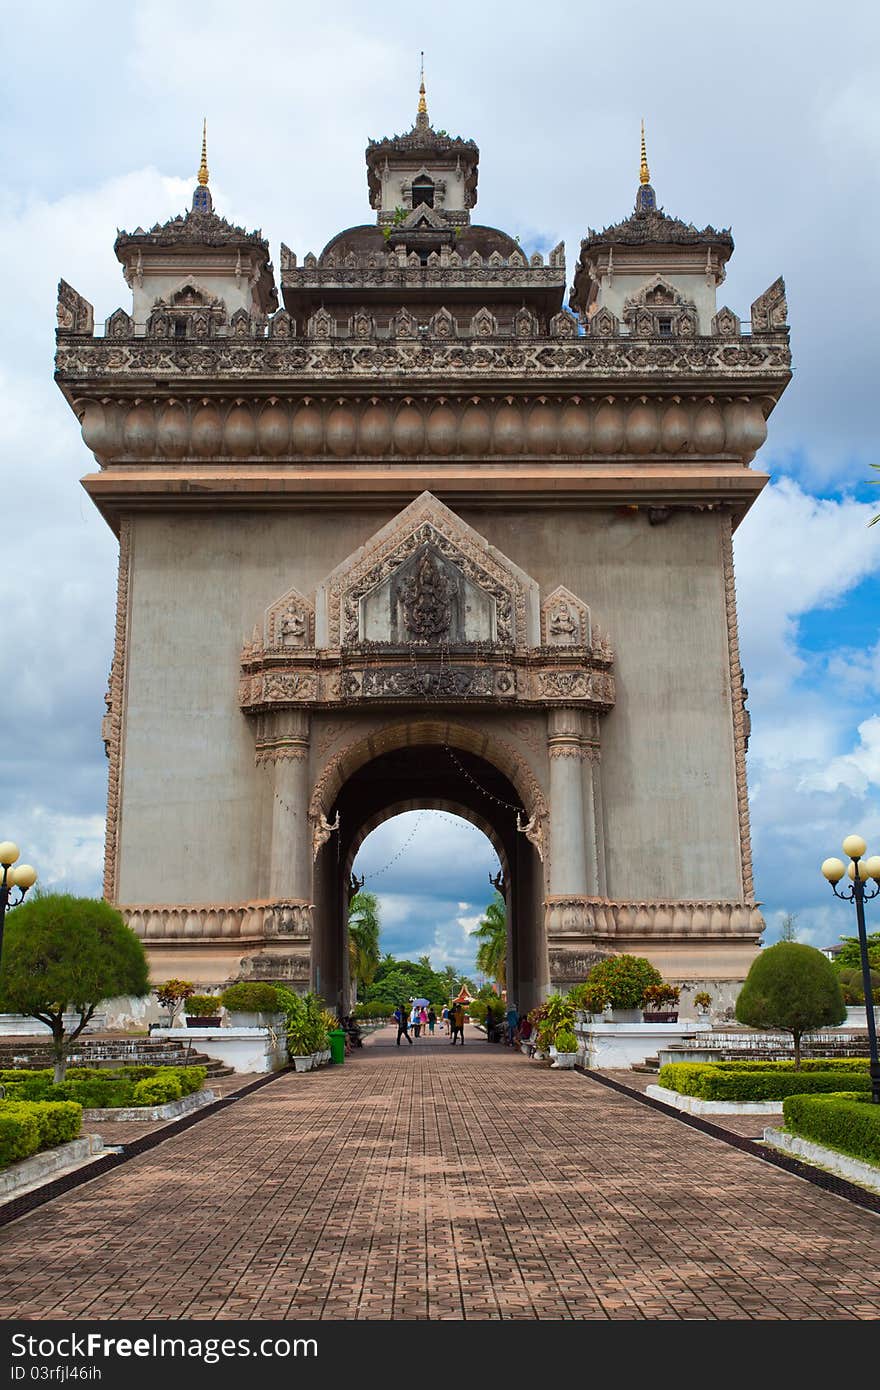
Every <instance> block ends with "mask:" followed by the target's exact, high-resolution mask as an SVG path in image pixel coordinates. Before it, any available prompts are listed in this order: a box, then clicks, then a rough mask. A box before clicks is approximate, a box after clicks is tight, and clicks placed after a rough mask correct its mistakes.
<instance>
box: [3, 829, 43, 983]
mask: <svg viewBox="0 0 880 1390" xmlns="http://www.w3.org/2000/svg"><path fill="white" fill-rule="evenodd" d="M18 854H19V850H18V845H14V844H13V843H12V841H11V840H2V841H0V869H2V873H0V961H2V959H3V924H4V922H5V921H6V909H7V907H18V904H19V903H20V902H21V900H22V898H23V897H24V895H25V893H26V892H27V890H28V889H29V888H32V887H33V885H34V884H35V883H36V881H37V871H36V869H34V868H32V867H31V865H30V864H19V866H18V868H17V869H16V868H13V865H14V864H15V861H16V859H17V858H18ZM13 888H17V889H18V891H19V897H18V898H16V900H15V902H11V901H10V898H11V894H12V890H13Z"/></svg>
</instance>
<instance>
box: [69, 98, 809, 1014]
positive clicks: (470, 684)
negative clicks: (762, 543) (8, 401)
mask: <svg viewBox="0 0 880 1390" xmlns="http://www.w3.org/2000/svg"><path fill="white" fill-rule="evenodd" d="M366 166H367V168H366V172H367V190H368V196H369V203H370V207H371V208H372V215H371V218H370V220H369V221H367V222H364V223H363V224H362V225H357V226H353V227H350V228H348V229H346V230H345V231H342V232H340V233H339V234H338V235H336V236H334V237H333V238H332V239H331V240H330V241H329V242H328V244H327V245H326V247H325V248H324V250H323V251H322V252H321V254H320V255H318V256H315V255H313V254H312V253H311V252H310V253H308V254H306V255H302V254H301V252H299V253H294V251H292V250H290V249H289V248H288V247H287V246H286V245H284V244H282V245H281V248H280V283H278V282H277V281H276V277H275V273H274V271H273V267H272V264H271V261H270V252H269V246H268V243H267V242H266V241H265V240H264V239H263V237H262V236H261V234H260V233H259V232H250V231H246V230H244V229H242V228H241V227H237V226H233V225H232V224H231V223H229V222H228V221H226V220H225V219H224V218H223V217H222V215H220V214H218V213H217V212H216V211H215V209H214V207H213V201H212V197H211V193H210V188H209V178H208V169H207V160H206V156H205V154H204V146H203V158H202V167H201V169H200V171H199V175H198V183H197V186H196V188H195V192H194V194H193V199H192V206H191V208H190V210H189V211H188V212H186V213H185V215H181V216H178V217H175V218H173V219H172V220H171V221H169V222H166V223H165V224H164V225H161V226H159V225H156V226H153V227H152V228H150V229H149V230H147V231H145V230H143V228H141V227H137V228H135V230H134V231H132V232H123V233H120V235H119V236H118V237H117V240H116V244H115V251H116V256H117V258H118V260H119V262H120V264H121V267H122V274H123V276H124V278H125V282H126V284H127V286H128V289H129V291H130V298H128V299H127V301H126V304H125V306H124V307H122V308H119V309H117V310H116V311H115V313H113V314H111V316H110V318H109V319H107V321H106V323H105V325H104V331H103V334H97V335H96V334H95V331H94V314H93V310H92V307H91V305H90V304H89V303H88V301H87V300H86V299H84V298H82V297H81V296H80V294H78V293H77V292H76V291H75V290H74V289H72V288H71V286H69V285H68V284H67V283H66V282H65V281H63V280H62V282H61V284H60V288H59V303H58V343H57V381H58V384H59V386H60V388H61V390H62V391H63V393H64V395H65V397H66V399H67V400H68V402H69V404H70V407H71V409H72V411H73V412H74V414H75V415H76V417H77V419H78V420H79V422H80V423H81V427H82V435H83V439H84V440H85V442H86V445H87V446H88V448H89V449H90V450H91V452H92V453H93V455H94V457H95V460H96V465H95V471H93V472H90V473H89V474H88V476H87V477H86V478H85V479H84V480H83V482H84V486H85V488H86V490H87V492H88V493H89V495H90V497H91V498H92V499H93V501H94V503H95V505H96V506H97V507H98V508H99V510H100V511H101V513H102V515H103V516H104V517H105V519H106V521H107V523H108V525H109V526H110V527H112V529H113V530H114V532H115V533H116V534H117V536H118V537H119V582H118V598H117V610H116V641H115V651H114V655H113V663H112V670H111V675H110V683H109V690H108V693H107V712H106V717H105V720H104V729H103V735H104V740H105V744H106V748H107V753H108V758H109V794H108V808H107V835H106V860H105V874H104V893H105V896H106V897H107V898H108V899H109V900H110V901H112V902H113V903H115V904H118V905H119V907H120V908H121V909H122V911H123V912H124V914H125V917H126V920H127V921H128V922H129V923H130V925H131V926H132V927H133V928H134V929H135V931H136V932H137V933H138V934H139V935H140V936H141V937H143V939H144V943H145V945H146V947H147V949H148V954H149V957H150V962H151V967H152V971H153V978H154V979H162V978H165V977H167V976H172V975H173V976H184V977H188V978H190V979H192V980H195V981H197V982H199V983H200V984H201V985H203V986H212V985H216V984H219V983H221V982H226V981H229V980H232V979H236V978H244V979H266V980H279V981H287V982H291V983H292V984H294V985H295V986H296V987H297V988H300V989H305V988H308V987H309V986H311V987H312V988H315V989H316V990H317V991H318V992H319V993H320V994H322V995H323V996H324V998H325V999H327V1000H328V1001H329V1002H331V1003H336V1002H339V1001H341V1000H343V999H344V998H346V997H347V995H346V991H347V988H348V981H347V968H348V967H347V959H348V953H347V950H346V932H347V927H346V919H347V905H348V901H349V893H350V891H351V876H352V865H353V862H354V857H355V855H356V853H357V851H358V848H359V846H360V845H361V843H362V841H363V840H364V838H365V837H366V836H367V835H368V834H369V832H370V831H371V830H372V829H374V828H375V827H376V826H377V825H379V824H380V823H381V822H383V821H384V820H386V819H388V818H389V817H391V816H394V815H396V814H397V813H399V812H400V811H402V810H409V809H413V808H435V809H441V810H446V811H449V812H452V813H454V814H457V815H461V816H464V817H466V818H467V819H468V820H470V821H472V822H473V823H474V824H476V825H477V826H479V827H481V828H482V829H483V830H484V831H485V833H486V835H487V836H488V837H489V839H490V840H491V842H492V844H493V845H494V847H495V849H496V850H497V852H498V855H499V858H500V861H501V865H502V872H503V878H502V879H500V880H499V882H500V883H501V885H502V887H503V891H504V894H505V897H506V900H507V906H508V919H509V923H510V944H509V971H508V980H509V981H510V992H511V995H512V997H513V998H514V999H515V1001H516V1003H517V1005H518V1007H519V1008H520V1009H523V1010H524V1009H527V1008H529V1007H531V1006H532V1005H533V1004H534V1003H535V1002H536V1001H537V1000H538V999H539V998H540V997H542V996H543V995H544V994H545V993H546V992H547V990H548V989H549V988H550V987H551V986H553V987H562V988H565V987H567V986H568V985H570V984H572V983H574V982H575V981H577V980H581V979H583V978H584V977H585V975H586V973H587V971H588V969H589V967H590V965H591V964H592V963H593V962H594V960H595V959H596V958H597V956H598V955H600V954H602V953H607V952H619V951H632V952H635V953H637V954H639V955H645V956H648V957H649V958H650V959H651V960H652V961H653V962H654V963H655V964H656V965H657V966H658V967H659V969H660V970H661V971H662V972H663V974H664V976H665V977H667V978H669V979H671V980H674V981H679V982H682V981H685V982H687V981H691V982H694V981H697V980H700V981H718V982H724V981H727V982H733V981H739V980H742V979H743V977H744V975H745V973H746V971H747V969H748V966H749V964H750V962H751V961H752V959H753V957H754V955H755V953H756V949H757V944H758V941H759V938H760V933H761V931H762V928H763V921H762V918H761V915H760V911H759V906H758V904H757V903H756V901H755V891H754V885H753V878H752V863H751V851H750V843H749V815H748V798H747V788H746V747H747V742H748V713H747V710H746V706H745V692H744V688H743V672H742V668H741V665H740V655H739V645H738V639H737V616H736V601H735V592H734V572H733V560H732V535H733V531H734V529H735V528H736V526H737V525H738V524H739V522H740V521H741V520H742V518H743V517H744V516H745V514H746V512H747V511H748V509H749V508H750V507H751V505H752V504H753V503H754V502H755V501H756V499H757V498H758V496H759V494H760V492H761V490H762V488H763V487H764V485H765V484H766V482H767V475H766V474H765V473H763V472H760V471H757V470H756V469H754V468H753V467H752V466H751V465H752V460H753V459H754V457H755V454H756V452H757V450H758V449H759V448H760V447H761V445H762V443H763V441H764V439H765V437H766V434H767V419H768V417H769V415H770V414H771V412H772V410H773V408H774V406H775V405H776V403H777V401H778V400H779V397H780V395H781V393H782V392H783V390H784V389H785V387H786V384H787V383H788V381H789V378H790V355H789V343H788V328H787V325H786V303H785V293H784V286H783V283H782V281H781V280H776V281H775V282H774V283H773V284H772V285H771V287H770V288H769V289H768V290H767V291H766V292H765V293H763V294H761V295H760V296H759V297H758V298H757V299H756V300H755V302H754V304H753V305H752V309H751V322H750V323H748V324H743V323H741V322H740V319H739V318H738V317H737V315H736V314H735V313H733V312H732V310H731V309H730V308H728V307H726V305H725V304H724V300H723V294H722V293H721V290H722V287H723V283H724V279H725V268H726V264H727V262H728V260H729V258H730V256H731V254H732V252H733V240H732V237H731V235H730V233H729V231H726V230H722V231H716V230H715V229H714V228H713V227H711V226H707V227H704V228H702V229H700V228H698V227H697V226H695V225H693V224H692V223H690V222H686V221H680V220H678V218H676V217H674V216H671V215H669V214H667V213H666V212H664V211H663V210H662V209H661V208H660V207H658V203H657V198H656V196H655V193H654V189H653V188H652V186H651V182H650V176H649V172H648V164H647V159H646V157H645V151H644V141H643V145H642V164H641V178H640V182H639V183H638V185H637V192H636V202H635V209H634V211H632V212H631V213H629V214H628V215H627V216H625V217H624V218H623V220H621V221H617V222H615V223H614V225H611V226H609V227H606V229H605V230H604V231H601V232H594V231H588V232H587V235H586V236H585V237H584V240H583V241H582V243H581V247H580V254H579V257H578V259H577V262H576V264H575V266H574V274H573V284H572V287H571V289H570V290H569V291H568V295H567V297H566V291H567V274H566V262H565V251H564V247H563V246H562V244H560V245H558V246H557V247H556V248H555V249H554V250H552V251H551V252H550V253H549V255H548V256H547V257H546V259H545V258H544V257H542V256H541V255H539V254H535V255H527V254H525V253H524V251H523V250H522V249H521V248H520V246H519V244H518V240H517V238H515V237H512V236H509V235H508V234H507V233H505V232H503V231H500V230H498V229H496V228H495V227H492V226H484V225H482V224H480V223H478V222H477V221H476V220H475V208H476V204H477V176H478V166H479V150H478V148H477V146H476V144H475V143H474V142H473V141H472V140H470V139H463V138H458V137H456V138H453V137H451V136H449V135H447V134H446V132H445V131H442V130H441V131H438V130H435V129H434V128H433V127H432V125H431V122H430V120H429V116H428V111H427V105H426V100H425V95H424V85H423V87H422V92H421V97H420V100H419V106H418V113H417V115H416V119H415V124H414V125H413V127H412V129H411V130H409V131H408V132H407V133H406V134H405V135H400V136H394V137H393V138H388V139H383V140H379V141H371V142H370V143H369V145H368V146H367V150H366ZM634 182H635V178H634ZM576 187H581V188H583V189H585V188H586V187H587V185H586V184H580V185H576ZM583 196H584V205H583V209H582V215H583V219H584V225H586V219H587V217H588V216H589V215H590V214H591V213H593V212H594V210H593V209H591V208H590V207H589V206H588V205H587V194H586V192H585V193H584V195H583ZM774 269H775V267H768V279H769V278H770V275H771V274H772V273H773V271H774ZM756 288H757V287H756Z"/></svg>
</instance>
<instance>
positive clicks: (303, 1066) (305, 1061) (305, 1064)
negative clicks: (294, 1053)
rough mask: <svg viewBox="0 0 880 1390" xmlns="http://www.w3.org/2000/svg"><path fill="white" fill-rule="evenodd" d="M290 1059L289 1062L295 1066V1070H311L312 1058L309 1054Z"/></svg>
mask: <svg viewBox="0 0 880 1390" xmlns="http://www.w3.org/2000/svg"><path fill="white" fill-rule="evenodd" d="M290 1060H291V1062H292V1063H293V1065H294V1067H295V1068H296V1070H297V1071H311V1070H312V1058H311V1055H303V1056H299V1057H291V1059H290Z"/></svg>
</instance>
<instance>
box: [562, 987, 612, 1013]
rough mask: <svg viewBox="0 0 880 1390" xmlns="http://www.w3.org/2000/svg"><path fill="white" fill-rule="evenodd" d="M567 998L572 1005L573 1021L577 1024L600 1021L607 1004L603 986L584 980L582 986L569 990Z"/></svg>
mask: <svg viewBox="0 0 880 1390" xmlns="http://www.w3.org/2000/svg"><path fill="white" fill-rule="evenodd" d="M568 997H569V999H570V1000H571V1002H572V1003H573V1004H574V1008H575V1020H576V1021H577V1022H578V1023H590V1022H593V1023H595V1022H597V1021H600V1020H601V1019H602V1017H603V1015H604V1013H605V1005H606V1003H607V1002H608V1001H607V999H606V995H605V986H604V985H603V984H601V983H599V982H598V981H597V982H594V983H591V982H590V981H589V980H585V981H584V983H583V984H580V985H575V986H574V988H573V989H571V990H569V994H568ZM579 1015H580V1017H579Z"/></svg>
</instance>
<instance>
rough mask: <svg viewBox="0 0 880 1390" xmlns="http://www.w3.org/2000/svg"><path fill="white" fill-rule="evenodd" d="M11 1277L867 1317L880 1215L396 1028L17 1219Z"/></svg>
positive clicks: (495, 1307) (81, 1287) (146, 1306)
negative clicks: (412, 1041)
mask: <svg viewBox="0 0 880 1390" xmlns="http://www.w3.org/2000/svg"><path fill="white" fill-rule="evenodd" d="M426 1251H427V1252H428V1255H427V1259H426V1255H425V1252H426ZM0 1290H2V1295H0V1317H2V1318H4V1319H9V1318H15V1317H26V1318H50V1317H51V1318H65V1317H73V1318H86V1317H88V1318H122V1317H133V1318H160V1319H161V1318H168V1319H175V1318H181V1317H195V1318H215V1317H227V1318H277V1317H281V1318H284V1317H290V1318H300V1317H301V1318H352V1317H360V1318H371V1319H388V1318H395V1319H397V1318H453V1319H461V1318H480V1319H487V1318H521V1319H532V1318H542V1319H548V1318H551V1319H558V1318H578V1319H579V1318H600V1319H602V1318H624V1319H631V1318H698V1319H705V1318H731V1319H733V1318H771V1319H780V1318H863V1319H874V1318H875V1317H876V1311H877V1307H878V1300H880V1219H878V1218H877V1217H876V1216H873V1215H872V1214H870V1213H869V1212H866V1211H863V1210H860V1209H858V1208H856V1207H853V1206H851V1205H850V1204H849V1203H847V1202H845V1201H843V1200H842V1199H840V1198H837V1197H834V1196H832V1195H831V1194H828V1193H825V1192H823V1191H821V1190H819V1189H818V1188H816V1187H814V1186H812V1185H811V1184H809V1183H806V1182H803V1181H802V1180H800V1179H798V1178H795V1177H793V1176H791V1175H789V1174H787V1173H784V1172H781V1171H779V1170H776V1169H773V1168H771V1167H769V1165H765V1164H763V1163H761V1162H760V1161H759V1160H757V1159H755V1158H753V1157H751V1156H750V1155H748V1154H745V1153H740V1152H738V1151H736V1150H733V1149H731V1148H729V1147H728V1146H726V1145H725V1144H723V1143H721V1142H719V1141H718V1140H716V1139H713V1138H711V1137H709V1136H707V1135H703V1134H701V1133H699V1132H698V1131H695V1130H693V1129H690V1128H689V1127H688V1126H686V1125H683V1124H681V1123H680V1122H679V1121H677V1120H674V1119H670V1118H667V1117H665V1116H664V1115H662V1114H659V1113H658V1112H656V1111H652V1110H650V1109H648V1108H647V1107H645V1106H642V1105H640V1104H639V1103H638V1102H636V1101H634V1100H632V1099H630V1098H629V1097H627V1096H623V1095H621V1094H619V1093H616V1092H613V1091H610V1090H609V1089H608V1088H606V1087H602V1086H600V1085H598V1084H596V1083H594V1082H591V1081H590V1080H588V1079H587V1078H585V1077H583V1076H580V1075H578V1074H576V1073H573V1072H552V1071H548V1070H546V1069H545V1068H543V1067H540V1066H538V1065H536V1064H535V1063H532V1062H529V1061H527V1060H526V1059H525V1058H524V1057H522V1056H520V1055H519V1054H511V1053H510V1052H509V1051H508V1050H507V1049H505V1048H501V1047H490V1046H489V1045H488V1044H487V1043H485V1042H484V1041H482V1040H478V1036H477V1035H476V1034H474V1033H473V1032H472V1030H469V1037H468V1044H467V1046H466V1047H465V1048H464V1049H459V1048H456V1049H455V1050H454V1051H453V1050H452V1048H450V1046H449V1044H448V1042H447V1041H446V1040H445V1039H443V1038H441V1037H437V1038H435V1039H433V1040H431V1039H428V1040H423V1041H421V1042H419V1043H418V1044H416V1045H415V1046H414V1047H412V1048H410V1047H406V1045H404V1046H403V1047H402V1048H401V1049H400V1050H398V1049H396V1048H395V1047H394V1046H393V1036H392V1035H389V1033H388V1032H384V1033H381V1034H378V1035H376V1036H375V1037H374V1038H372V1039H370V1041H369V1043H368V1045H367V1046H366V1047H365V1048H364V1050H363V1052H361V1053H359V1054H358V1055H356V1056H355V1057H353V1058H349V1059H348V1060H347V1061H346V1063H345V1066H344V1067H341V1068H335V1069H330V1070H324V1071H321V1072H318V1073H311V1074H307V1075H305V1076H298V1075H286V1076H284V1077H281V1078H279V1079H278V1080H277V1081H275V1082H273V1083H272V1084H271V1085H269V1086H265V1087H263V1088H262V1089H260V1090H258V1091H256V1092H254V1093H253V1094H252V1095H251V1096H246V1097H244V1098H243V1099H241V1100H240V1101H237V1102H236V1103H235V1104H234V1105H232V1106H230V1107H229V1108H228V1109H227V1110H225V1111H223V1112H221V1113H219V1114H217V1115H216V1116H213V1117H210V1118H208V1119H205V1120H203V1121H201V1122H200V1123H199V1124H197V1125H194V1126H193V1127H192V1128H191V1129H189V1130H187V1131H186V1132H184V1133H183V1134H181V1135H179V1136H178V1137H177V1138H172V1139H169V1140H167V1141H166V1142H165V1143H163V1144H160V1145H159V1146H158V1147H157V1148H155V1149H153V1150H151V1151H150V1152H149V1153H147V1154H144V1155H143V1156H141V1157H139V1158H136V1159H133V1160H132V1161H131V1162H129V1163H127V1164H125V1165H124V1166H123V1167H122V1168H120V1169H119V1170H118V1171H117V1172H115V1173H111V1174H108V1175H107V1176H106V1177H103V1178H98V1179H95V1180H94V1181H92V1182H90V1183H87V1184H86V1185H85V1186H83V1187H81V1188H79V1189H77V1190H76V1191H74V1192H71V1193H69V1194H68V1195H66V1196H64V1197H61V1198H58V1199H57V1200H56V1201H54V1202H52V1203H50V1204H48V1205H47V1206H44V1207H42V1208H41V1209H39V1210H37V1211H35V1212H33V1213H32V1214H31V1215H29V1216H26V1217H23V1218H22V1219H21V1220H19V1221H17V1222H15V1223H13V1224H11V1225H10V1226H7V1227H6V1228H5V1229H4V1230H3V1231H0Z"/></svg>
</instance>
